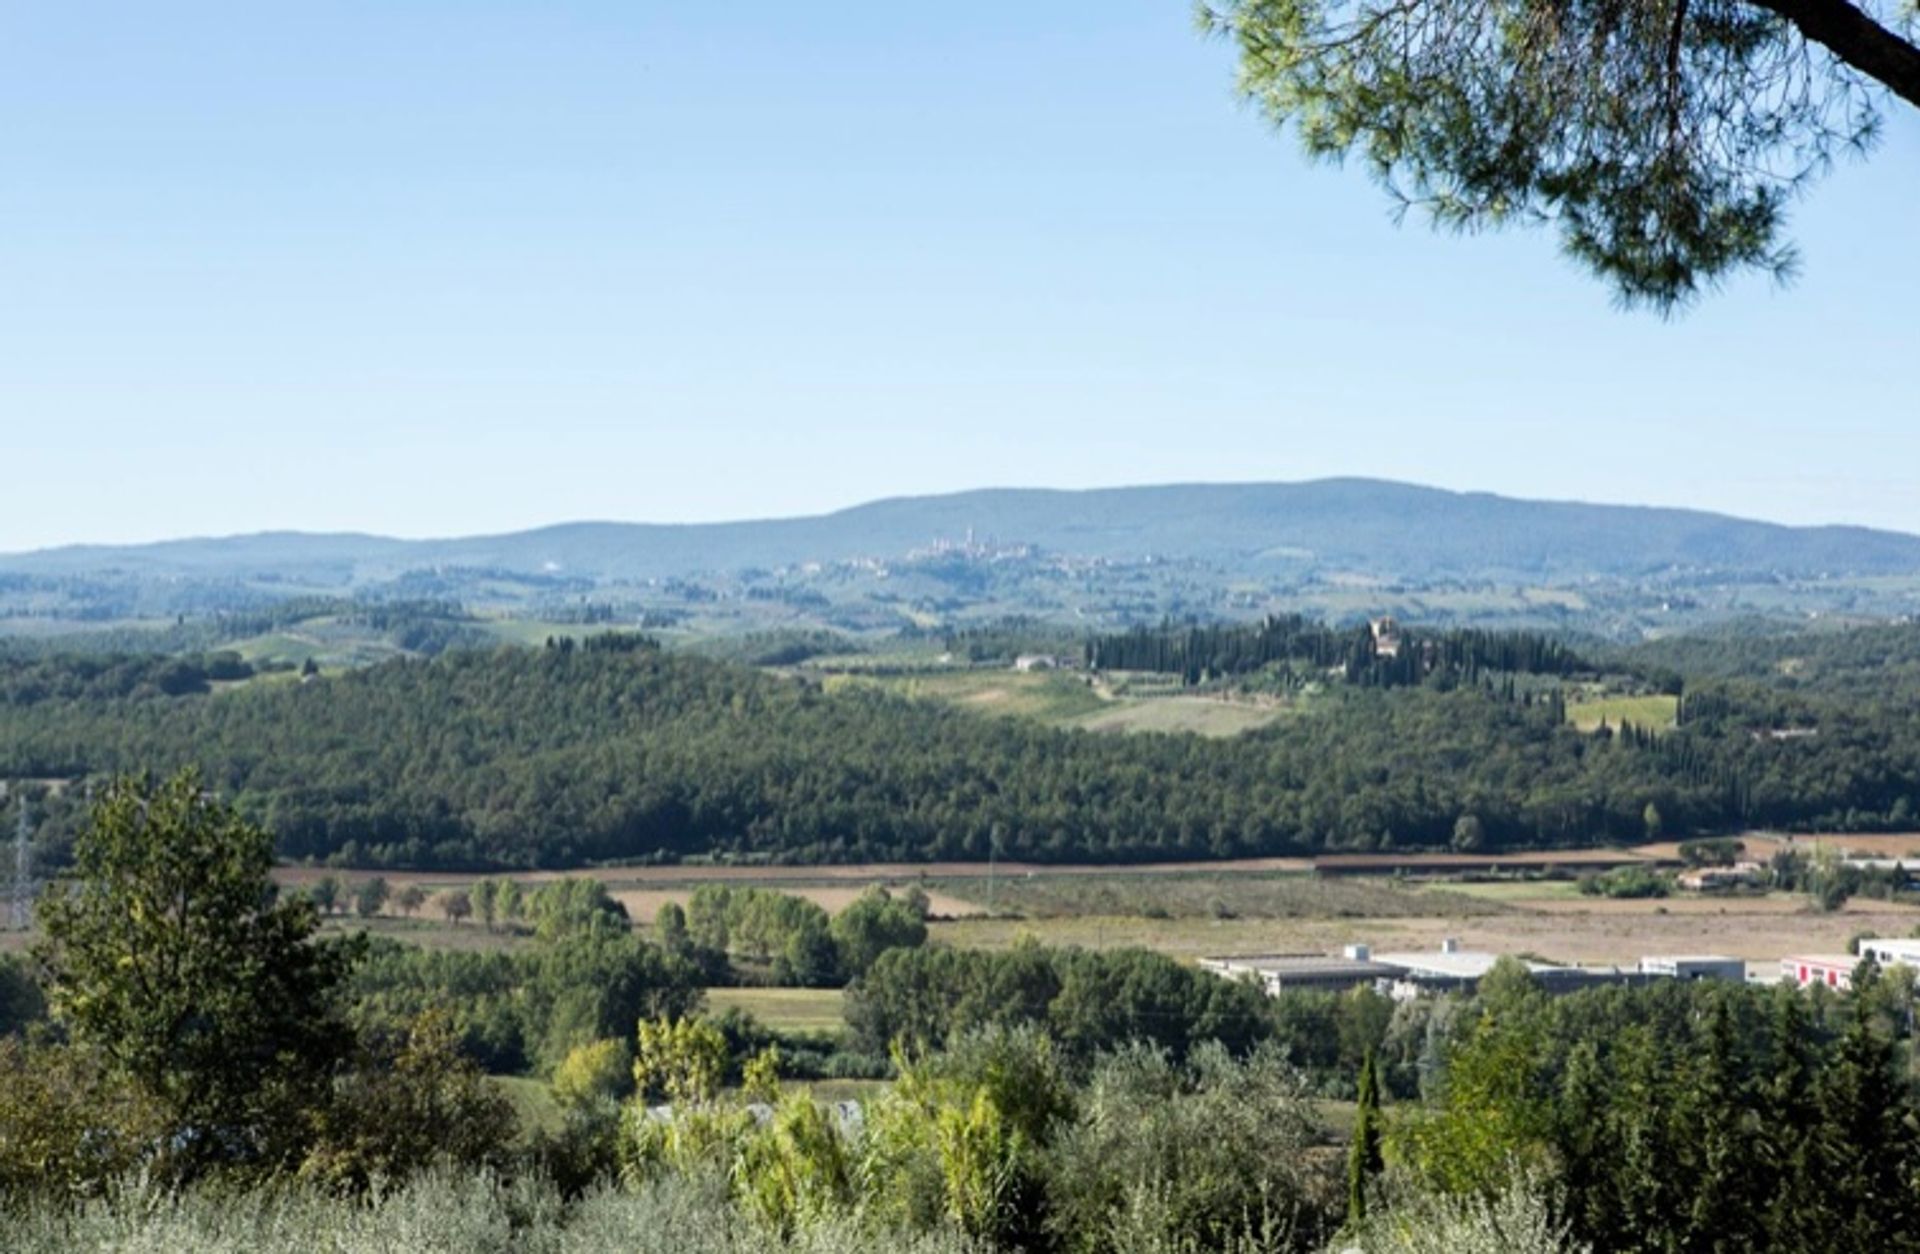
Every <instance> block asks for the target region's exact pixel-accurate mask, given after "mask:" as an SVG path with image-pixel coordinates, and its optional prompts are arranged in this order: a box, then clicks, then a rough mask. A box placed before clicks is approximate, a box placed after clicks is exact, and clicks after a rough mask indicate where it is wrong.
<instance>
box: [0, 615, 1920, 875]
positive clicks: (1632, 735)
mask: <svg viewBox="0 0 1920 1254" xmlns="http://www.w3.org/2000/svg"><path fill="white" fill-rule="evenodd" d="M616 639H618V638H616ZM627 646H628V647H627V648H626V649H624V650H623V649H621V648H618V647H600V648H595V649H578V650H576V649H567V648H549V649H545V650H539V649H535V650H501V651H497V652H456V653H449V654H447V655H445V656H443V657H440V658H437V659H434V660H431V661H421V660H401V661H395V662H390V663H386V664H383V665H379V666H375V667H371V668H368V669H365V670H361V671H356V672H352V673H348V674H344V675H339V676H335V677H325V678H313V679H311V680H310V681H308V682H305V683H295V682H292V681H291V679H290V678H289V677H282V678H281V679H279V680H278V681H275V682H254V683H246V684H242V685H240V686H238V687H235V688H233V689H231V690H227V691H213V692H204V691H197V690H193V689H191V688H189V689H188V690H185V691H181V692H179V693H177V694H170V693H169V692H168V691H167V690H166V688H165V687H163V686H159V685H155V684H151V683H138V684H134V685H132V686H131V687H129V686H128V685H126V684H123V683H120V682H118V681H116V682H113V683H109V684H105V685H102V684H101V683H100V682H98V680H97V679H96V680H94V681H89V682H85V683H80V684H78V685H69V684H62V683H58V682H53V681H52V680H51V679H50V678H49V670H48V668H49V667H55V668H57V663H53V662H49V661H47V660H46V659H40V660H37V661H12V662H0V701H4V702H5V704H4V705H0V721H3V722H4V727H5V730H6V735H5V736H4V737H0V775H5V776H7V777H11V778H23V777H24V778H30V779H75V778H79V777H82V776H86V775H95V776H97V775H100V774H103V773H108V772H116V771H126V770H139V769H156V770H167V769H171V768H173V767H175V766H178V765H184V764H188V763H197V764H199V765H201V766H203V767H204V768H205V769H206V771H207V773H208V777H209V778H210V779H211V780H212V781H213V782H214V783H215V785H216V786H217V787H218V788H219V789H220V790H221V791H222V792H223V793H224V794H227V795H230V796H231V797H232V798H233V799H235V800H236V801H237V803H238V804H239V805H240V806H241V807H242V809H243V810H245V811H247V812H249V813H251V814H252V815H254V816H256V817H257V818H259V819H260V820H261V821H263V822H264V823H265V824H266V825H268V826H269V827H271V828H272V829H273V830H274V831H275V832H276V833H277V834H278V836H279V839H280V842H281V851H282V853H283V854H285V855H287V856H291V857H296V858H305V857H314V858H328V857H332V858H335V859H337V860H340V861H343V862H347V863H355V864H369V865H393V866H400V865H408V866H570V865H579V864H581V863H585V862H589V861H601V860H613V859H645V858H669V859H671V858H678V857H683V856H686V855H692V854H706V853H728V854H735V855H749V856H755V857H762V858H770V859H784V860H860V859H875V858H915V859H925V858H984V857H985V856H986V855H987V853H988V851H989V849H996V850H997V851H998V853H999V854H1000V856H1003V857H1010V858H1025V859H1033V860H1043V861H1067V860H1094V861H1106V860H1148V859H1166V858H1187V857H1227V856H1234V855H1249V854H1274V853H1302V852H1310V851H1313V850H1318V849H1326V848H1336V849H1377V848H1387V847H1400V848H1406V847H1418V846H1426V847H1434V846H1444V845H1446V844H1447V843H1448V842H1449V841H1451V840H1454V839H1456V829H1457V827H1459V828H1461V829H1462V830H1466V831H1468V832H1470V833H1471V835H1470V836H1468V837H1466V838H1465V839H1467V840H1469V841H1471V842H1472V843H1473V845H1474V847H1480V848H1502V847H1513V846H1521V845H1553V844H1562V845H1564V844H1571V843H1587V842H1593V841H1605V840H1622V839H1638V838H1640V837H1642V836H1643V835H1645V834H1647V833H1648V831H1649V828H1650V825H1651V826H1654V827H1658V828H1660V829H1661V830H1663V831H1664V832H1666V833H1682V832H1691V831H1724V830H1732V829H1737V828H1739V827H1742V826H1746V825H1750V824H1766V825H1778V826H1784V827H1852V828H1864V829H1871V828H1876V827H1886V826H1904V825H1908V824H1910V823H1911V822H1912V821H1913V817H1914V813H1915V807H1916V806H1917V805H1920V715H1917V714H1916V713H1915V708H1916V707H1915V706H1914V705H1913V703H1912V702H1911V701H1906V700H1903V699H1901V697H1900V694H1899V692H1898V691H1897V690H1896V691H1890V692H1889V693H1887V694H1885V695H1884V696H1883V697H1881V698H1878V699H1875V700H1858V699H1840V698H1835V697H1829V696H1826V695H1823V694H1821V693H1819V692H1795V691H1789V690H1784V689H1781V688H1778V687H1776V686H1772V685H1760V684H1755V683H1752V682H1751V681H1740V680H1731V681H1713V682H1709V683H1703V684H1696V685H1692V686H1689V688H1688V691H1687V693H1686V695H1685V698H1684V700H1683V703H1682V706H1681V710H1682V719H1681V724H1680V726H1679V727H1677V728H1675V729H1673V730H1671V731H1668V732H1666V733H1664V734H1661V735H1654V734H1652V733H1651V732H1650V731H1649V730H1646V729H1639V728H1632V727H1627V728H1617V727H1616V728H1610V729H1607V730H1605V731H1602V732H1600V733H1599V734H1590V733H1582V732H1578V731H1576V730H1574V729H1573V728H1571V727H1569V726H1567V725H1565V723H1564V722H1563V717H1562V710H1561V707H1560V705H1559V702H1558V700H1557V697H1556V696H1555V695H1553V694H1547V695H1544V696H1535V695H1532V694H1530V693H1529V692H1528V691H1527V690H1526V689H1525V687H1524V686H1523V687H1522V688H1521V690H1520V691H1519V692H1518V693H1515V691H1514V689H1513V686H1512V685H1507V684H1501V683H1496V682H1495V677H1494V676H1491V675H1489V676H1483V677H1482V682H1480V683H1448V684H1437V683H1428V684H1424V685H1421V686H1417V687H1406V688H1392V689H1368V688H1342V689H1337V690H1335V691H1332V692H1330V693H1329V694H1328V695H1327V696H1326V698H1325V699H1323V700H1316V701H1315V702H1313V703H1311V708H1310V709H1309V710H1308V711H1307V712H1305V713H1302V714H1299V715H1297V716H1295V717H1290V718H1287V719H1283V720H1281V721H1280V722H1278V723H1276V724H1274V725H1273V726H1271V727H1269V728H1267V729H1265V730H1263V731H1260V732H1256V733H1252V734H1249V735H1246V736H1243V737H1240V738H1237V739H1233V740H1226V741H1209V740H1203V739H1200V738H1198V737H1193V736H1186V735H1138V736H1127V737H1122V736H1102V735H1097V734H1091V733H1085V732H1075V731H1061V730H1054V729H1049V728H1046V727H1041V726H1038V725H1034V724H1030V723H1026V722H1022V721H1018V720H994V719H989V718H984V717H979V716H976V715H972V714H969V713H966V712H962V711H959V710H955V709H952V708H948V707H944V706H941V705H938V704H934V703H928V702H915V701H907V700H901V699H897V698H894V697H891V696H888V695H886V694H884V693H880V692H875V691H867V690H860V689H847V690H841V691H835V692H832V693H827V692H823V691H821V690H820V689H819V688H818V687H816V686H814V685H811V684H809V683H807V682H805V681H802V680H797V679H789V678H782V677H778V676H773V675H768V674H765V673H763V672H759V671H755V670H752V669H750V668H747V667H744V666H740V665H736V664H731V663H726V662H722V661H716V660H711V659H705V658H700V657H694V656H687V655H683V654H667V653H663V652H661V651H659V650H657V649H654V648H651V647H646V646H644V645H639V644H637V643H635V642H633V641H632V640H631V639H629V640H628V642H627ZM89 665H97V663H90V664H89ZM27 668H32V671H31V673H32V675H33V677H34V682H32V683H26V682H20V679H19V676H20V673H21V672H22V671H24V670H26V669H27ZM1782 729H1792V730H1794V731H1795V732H1796V733H1797V734H1794V735H1791V736H1782V735H1777V734H1775V733H1777V732H1779V731H1781V730H1782ZM1808 733H1811V734H1808ZM68 791H69V793H72V792H74V791H75V790H71V789H70V790H68ZM50 800H51V802H52V805H53V810H54V822H53V823H51V824H50V825H49V830H50V831H51V832H53V833H54V834H56V835H57V834H58V833H59V832H60V831H61V830H62V819H61V813H62V811H61V808H60V804H59V799H58V798H51V799H50ZM1650 806H1651V807H1652V809H1653V812H1654V813H1653V814H1649V807H1650ZM1469 815H1470V816H1473V817H1474V818H1477V819H1478V820H1479V822H1478V823H1476V824H1470V825H1460V824H1459V820H1460V819H1461V818H1462V817H1464V816H1469Z"/></svg>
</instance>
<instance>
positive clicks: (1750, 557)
mask: <svg viewBox="0 0 1920 1254" xmlns="http://www.w3.org/2000/svg"><path fill="white" fill-rule="evenodd" d="M969 530H971V531H972V533H973V534H974V535H976V536H978V537H981V538H982V539H983V540H991V541H992V542H994V543H997V544H1000V545H1008V546H1011V545H1021V546H1031V547H1032V548H1034V549H1037V550H1040V551H1043V552H1048V553H1056V554H1062V555H1071V556H1074V557H1082V558H1094V559H1109V560H1122V561H1139V560H1143V559H1146V558H1149V557H1154V558H1168V559H1187V560H1197V561H1204V562H1208V563H1212V564H1217V565H1221V566H1226V567H1237V568H1244V569H1247V570H1249V571H1255V572H1268V571H1274V570H1289V571H1298V572H1301V573H1307V572H1317V573H1322V574H1324V573H1328V572H1350V573H1355V574H1361V575H1367V576H1373V577H1378V578H1388V579H1391V578H1399V577H1406V576H1419V577H1433V576H1445V577H1459V578H1510V579H1548V580H1566V579H1570V578H1579V577H1582V576H1587V575H1594V576H1604V577H1615V578H1633V577H1639V576H1645V575H1652V574H1658V573H1663V572H1672V571H1675V570H1691V571H1720V572H1728V573H1739V574H1747V575H1755V576H1763V577H1765V576H1779V577H1788V578H1818V577H1822V576H1843V575H1844V576H1871V575H1895V574H1912V573H1920V537H1916V536H1911V535H1905V534H1901V533H1895V532H1887V531H1875V530H1871V529H1868V528H1863V527H1846V526H1829V527H1787V526H1781V525H1777V524H1772V523H1763V522H1755V521H1750V520H1746V519H1740V518H1734V517H1730V516H1727V515H1721V514H1712V513H1706V512H1701V511H1695V510H1681V509H1658V508H1648V507H1639V506H1622V505H1594V504H1583V503H1573V502H1550V501H1528V500H1518V499H1513V498H1509V497H1501V496H1495V495H1491V494H1487V493H1459V492H1450V491H1444V490H1440V489H1435V488H1426V487H1418V486H1413V485H1408V484H1401V483H1389V482H1383V481H1378V480H1365V479H1327V480H1318V481H1312V482H1305V483H1292V484H1283V483H1267V484H1184V485H1167V486H1157V487H1129V488H1106V489H1096V490H1088V491H1055V490H1045V489H985V490H980V491H972V492H961V493H954V494H951V495H945V496H930V497H902V498H895V499H889V500H881V501H875V502H872V503H869V504H866V505H860V506H856V507H853V508H851V509H845V510H840V511H838V512H835V513H831V514H824V515H819V516H815V517H806V518H788V519H772V520H762V521H749V522H732V523H715V524H690V525H667V524H647V523H609V522H575V523H564V524H559V525H555V526H550V527H543V528H539V529H536V530H531V531H522V532H514V533H510V534H504V535H495V536H473V537H464V538H455V539H440V540H396V539H391V538H386V537H380V536H370V535H354V534H325V535H320V534H307V533H298V532H263V533H259V534H254V535H244V536H232V537H225V538H217V539H189V540H173V541H167V542H163V543H158V544H146V545H133V546H123V547H113V546H73V547H65V548H57V549H47V550H41V551H38V552H33V553H25V554H14V555H7V556H0V574H17V575H38V576H55V575H61V576H84V575H97V574H119V575H134V576H140V575H147V576H156V577H174V578H196V579H248V578H254V577H258V576H260V575H263V574H271V575H273V576H275V577H277V578H280V579H284V580H289V581H307V582H311V583H315V584H320V585H327V586H346V587H351V586H355V585H358V584H363V583H368V582H374V581H379V580H383V579H391V578H393V577H394V576H396V575H398V574H401V573H404V572H406V571H409V570H420V569H434V568H441V569H444V568H450V567H458V568H466V569H483V570H498V571H503V572H513V573H518V574H550V575H551V574H563V575H566V576H572V577H579V578H586V579H613V580H622V581H630V580H636V579H661V578H669V577H673V576H682V575H690V574H696V573H702V572H732V571H739V570H744V569H763V570H764V569H771V568H778V567H783V566H793V565H798V564H801V563H808V562H838V561H848V560H853V559H859V558H874V559H882V560H886V559H894V558H898V557H901V556H903V555H905V554H906V553H908V552H909V551H912V550H915V549H921V548H924V547H925V546H928V545H930V544H932V543H934V542H935V541H937V540H946V541H950V542H951V541H957V540H959V539H961V538H962V537H964V536H965V535H966V534H967V533H968V532H969Z"/></svg>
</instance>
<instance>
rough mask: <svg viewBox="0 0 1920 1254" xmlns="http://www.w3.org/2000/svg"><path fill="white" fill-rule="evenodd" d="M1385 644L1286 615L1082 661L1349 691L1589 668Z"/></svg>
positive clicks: (1185, 630)
mask: <svg viewBox="0 0 1920 1254" xmlns="http://www.w3.org/2000/svg"><path fill="white" fill-rule="evenodd" d="M1390 639H1391V643H1390V644H1386V643H1384V642H1383V641H1382V639H1381V638H1380V637H1377V636H1376V635H1375V633H1374V630H1373V628H1372V627H1370V626H1369V625H1366V624H1361V625H1360V626H1357V627H1350V628H1338V627H1331V626H1328V625H1327V624H1325V623H1319V622H1313V621H1310V620H1308V619H1306V618H1304V617H1302V616H1300V615H1298V614H1285V615H1270V616H1268V617H1267V618H1266V619H1264V620H1262V621H1261V622H1260V623H1258V624H1254V625H1241V624H1231V623H1215V624H1198V623H1196V624H1190V625H1188V626H1184V627H1175V626H1172V625H1168V626H1164V627H1160V628H1157V629H1153V628H1136V629H1135V630H1133V631H1129V632H1124V633H1120V634H1117V635H1107V636H1095V637H1093V638H1092V639H1090V640H1088V641H1086V643H1085V645H1084V652H1085V657H1086V663H1087V667H1088V669H1090V670H1116V671H1153V672H1157V673H1160V674H1174V675H1179V676H1180V677H1181V678H1182V680H1183V681H1184V682H1186V683H1188V684H1199V683H1204V682H1206V681H1208V680H1213V679H1221V678H1225V677H1229V676H1236V675H1249V674H1252V673H1254V672H1256V671H1261V670H1266V669H1268V668H1283V669H1286V670H1287V671H1289V672H1290V673H1293V674H1294V675H1296V676H1297V677H1299V678H1302V679H1307V678H1324V677H1325V676H1326V675H1328V674H1330V673H1331V674H1337V675H1338V676H1339V677H1340V678H1341V679H1342V680H1343V681H1344V682H1346V683H1350V684H1360V685H1365V686H1368V687H1375V688H1392V687H1403V686H1406V685H1409V684H1419V683H1422V682H1425V681H1426V680H1428V679H1429V678H1430V677H1432V676H1435V675H1442V676H1453V677H1458V678H1461V679H1464V680H1466V681H1467V682H1474V681H1476V680H1478V678H1479V677H1480V676H1481V675H1482V674H1483V673H1486V672H1508V673H1520V674H1538V675H1567V674H1571V673H1573V672H1575V671H1578V670H1583V669H1586V665H1587V664H1586V663H1584V662H1583V661H1582V660H1581V658H1580V657H1579V656H1578V655H1577V654H1575V653H1573V652H1572V651H1571V650H1569V649H1568V648H1567V647H1566V646H1565V645H1563V644H1561V643H1560V642H1559V641H1557V640H1554V639H1552V638H1551V637H1547V636H1542V635H1538V634H1535V633H1532V632H1515V631H1504V632H1500V631H1475V630H1454V631H1446V632H1430V631H1420V630H1412V629H1406V628H1401V629H1397V630H1395V631H1393V633H1392V635H1391V637H1390Z"/></svg>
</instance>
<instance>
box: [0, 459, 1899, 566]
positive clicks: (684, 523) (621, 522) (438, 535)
mask: <svg viewBox="0 0 1920 1254" xmlns="http://www.w3.org/2000/svg"><path fill="white" fill-rule="evenodd" d="M1339 481H1347V482H1364V483H1374V484H1384V485H1391V486H1395V487H1407V488H1417V489H1428V490H1435V491H1442V492H1449V493H1453V494H1456V495H1460V496H1493V497H1499V498H1502V499H1505V500H1512V501H1523V502H1527V503H1530V504H1541V505H1577V506H1598V507H1602V508H1609V509H1656V510H1667V509H1673V510H1680V511H1684V512H1695V513H1705V514H1712V515H1716V516H1721V517H1726V518H1732V519H1736V520H1739V521H1745V522H1757V523H1772V524H1776V525H1779V526H1786V527H1795V528H1819V527H1867V526H1868V525H1867V524H1861V523H1854V522H1849V521H1846V520H1844V519H1841V520H1834V521H1829V522H1808V523H1794V522H1781V521H1780V520H1777V519H1771V518H1766V517H1763V516H1759V515H1753V514H1737V513H1731V512H1727V511H1721V510H1702V509H1699V508H1698V507H1694V506H1687V505H1665V504H1659V503H1654V502H1644V501H1626V500H1596V499H1591V498H1574V497H1547V496H1537V497H1536V496H1524V495H1518V494H1514V493H1508V492H1490V491H1485V490H1482V489H1475V488H1447V487H1443V486H1441V485H1438V484H1432V483H1418V482H1414V481H1412V480H1404V479H1382V478H1380V477H1378V476H1373V475H1326V476H1321V477H1318V478H1314V479H1296V480H1278V479H1268V480H1247V479H1214V480H1181V481H1177V482H1167V483H1108V484H1090V485H1087V486H1084V487H1072V488H1063V487H1059V486H1056V485H1051V484H1000V483H996V484H981V485H978V486H975V487H970V488H957V489H954V490H953V491H950V492H929V493H909V494H901V493H890V494H887V495H884V496H875V497H870V498H866V499H863V500H858V501H850V502H848V503H846V504H844V505H835V506H830V507H828V508H826V509H821V510H814V511H809V512H805V513H790V514H766V515H757V516H741V517H737V518H709V519H691V520H688V519H656V518H608V517H578V518H551V519H547V520H544V521H541V522H535V523H532V524H530V525H528V526H525V527H509V528H502V529H497V530H488V531H467V532H454V531H440V532H422V533H419V534H402V533H396V532H388V531H374V530H369V529H367V528H364V527H352V526H347V527H338V528H329V529H325V530H319V529H310V528H302V527H256V528H248V529H244V530H239V531H223V532H204V533H180V534H169V535H156V536H152V537H147V538H141V539H132V540H113V539H108V540H97V541H96V540H81V541H68V542H60V543H54V544H48V545H40V546H36V547H34V548H26V549H0V557H19V556H24V555H27V554H31V553H36V552H43V551H49V550H58V549H66V548H103V549H117V548H139V547H143V546H147V545H155V544H168V543H177V542H202V541H221V540H233V539H244V538H247V537H251V536H261V535H303V536H356V537H365V538H368V539H375V540H397V541H401V542H416V541H418V542H432V541H444V540H463V539H475V538H485V537H488V536H499V535H514V534H520V533H524V532H534V531H542V530H547V529H551V528H557V527H571V526H636V527H698V526H725V525H729V524H741V525H750V524H757V523H782V522H794V521H801V520H805V519H810V518H822V517H829V516H832V515H836V514H841V513H846V512H850V511H852V510H856V509H860V508H862V507H865V506H870V505H877V504H882V503H884V502H887V501H903V500H929V499H939V498H944V497H952V496H967V495H972V494H975V493H987V492H1057V493H1094V492H1123V491H1130V490H1150V489H1158V488H1186V487H1295V486H1304V485H1308V484H1315V483H1329V482H1339ZM1868 529H1871V530H1875V531H1888V532H1894V533H1897V534H1901V535H1920V530H1905V529H1902V528H1897V527H1869V528H1868ZM1003 538H1006V539H1018V537H1003Z"/></svg>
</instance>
